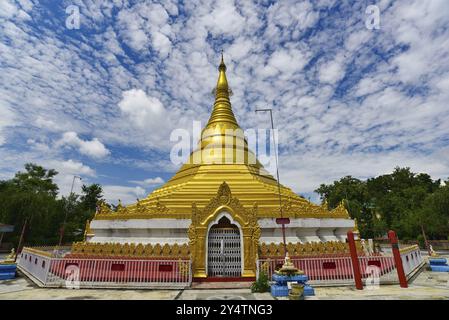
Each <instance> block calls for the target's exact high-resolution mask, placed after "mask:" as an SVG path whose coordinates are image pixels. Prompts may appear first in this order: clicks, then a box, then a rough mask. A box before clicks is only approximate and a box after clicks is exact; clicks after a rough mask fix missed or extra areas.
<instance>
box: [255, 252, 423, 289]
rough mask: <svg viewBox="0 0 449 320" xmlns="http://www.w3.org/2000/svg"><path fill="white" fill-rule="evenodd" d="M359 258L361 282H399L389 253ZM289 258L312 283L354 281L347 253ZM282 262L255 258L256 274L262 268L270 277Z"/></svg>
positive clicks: (410, 269) (281, 260)
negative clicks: (374, 278) (342, 254)
mask: <svg viewBox="0 0 449 320" xmlns="http://www.w3.org/2000/svg"><path fill="white" fill-rule="evenodd" d="M418 251H419V249H418ZM358 259H359V265H360V272H361V275H362V280H364V282H366V281H370V279H372V278H373V277H378V279H379V283H380V284H386V283H397V282H398V278H397V273H396V265H395V263H394V258H393V257H392V256H380V255H375V256H360V257H358ZM404 259H405V258H404ZM410 259H411V258H410ZM291 261H292V262H293V264H294V265H295V267H296V268H298V269H300V270H302V271H304V273H305V274H306V275H307V276H308V277H309V283H310V284H311V285H352V284H354V272H353V268H352V261H351V257H350V256H343V257H313V258H310V257H304V258H292V259H291ZM283 262H284V260H283V259H281V258H278V259H260V260H258V262H257V275H259V272H261V271H263V272H265V274H267V275H268V277H269V278H270V279H271V276H272V274H273V273H274V271H275V270H276V269H278V268H280V267H281V266H282V264H283ZM418 266H419V264H414V265H413V266H410V268H408V269H407V271H406V275H407V274H410V273H411V272H413V271H414V270H415V269H416V268H417V267H418ZM404 268H405V267H404Z"/></svg>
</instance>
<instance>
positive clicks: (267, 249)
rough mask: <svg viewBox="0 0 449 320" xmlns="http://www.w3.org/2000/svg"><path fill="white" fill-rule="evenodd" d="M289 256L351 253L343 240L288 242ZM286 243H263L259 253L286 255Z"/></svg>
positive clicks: (263, 255)
mask: <svg viewBox="0 0 449 320" xmlns="http://www.w3.org/2000/svg"><path fill="white" fill-rule="evenodd" d="M356 246H357V251H359V252H361V250H362V248H361V245H360V244H357V243H356ZM287 251H288V254H289V256H306V255H324V254H346V253H349V247H348V244H347V243H345V242H341V241H328V242H306V243H300V242H298V243H291V242H289V243H288V244H287ZM284 253H285V250H284V244H282V243H278V244H276V243H273V242H272V243H270V244H267V243H264V242H263V243H261V244H260V245H259V255H260V256H261V257H284Z"/></svg>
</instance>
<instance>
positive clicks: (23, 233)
mask: <svg viewBox="0 0 449 320" xmlns="http://www.w3.org/2000/svg"><path fill="white" fill-rule="evenodd" d="M27 223H28V217H26V218H25V222H24V223H23V227H22V232H21V233H20V239H19V244H18V245H17V252H16V256H15V257H14V262H16V261H17V256H18V255H19V252H21V251H22V245H23V237H24V236H25V230H26V227H27Z"/></svg>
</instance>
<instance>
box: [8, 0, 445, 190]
mask: <svg viewBox="0 0 449 320" xmlns="http://www.w3.org/2000/svg"><path fill="white" fill-rule="evenodd" d="M16 3H17V2H16ZM20 3H21V8H20V7H19V5H18V4H17V5H12V4H13V2H12V1H0V6H2V7H5V8H6V9H4V10H0V15H2V17H0V20H2V23H0V52H2V64H1V66H0V69H1V70H0V108H2V109H1V111H2V112H1V113H2V117H0V141H1V142H3V144H4V143H5V141H6V142H9V141H10V140H11V141H14V140H17V143H15V144H14V146H16V147H19V146H20V147H21V148H23V149H25V150H17V149H14V148H9V147H8V146H9V144H7V146H6V147H2V148H0V152H1V153H2V154H1V159H2V161H0V171H1V172H0V176H2V174H3V173H4V172H14V170H15V169H16V167H17V166H19V165H20V166H21V165H22V163H24V162H26V161H31V160H32V161H34V160H36V161H37V162H39V161H47V160H49V159H55V158H56V159H60V158H62V159H64V158H66V157H64V154H63V153H64V151H65V149H58V150H56V148H55V146H54V144H52V141H53V140H54V139H55V135H58V138H59V134H61V133H63V132H73V133H76V134H75V135H76V136H73V134H72V136H71V137H69V139H68V140H69V142H68V143H67V144H65V145H66V146H68V147H74V148H77V149H78V150H79V151H80V153H81V146H82V145H84V146H85V148H84V149H83V150H84V151H83V152H84V154H90V156H93V154H102V153H103V154H104V153H107V152H108V151H109V150H108V149H106V147H105V145H107V146H111V148H112V146H113V147H114V148H116V147H117V148H118V149H119V150H118V152H117V153H116V152H115V149H114V150H112V151H113V152H114V155H115V157H106V158H105V159H104V161H107V162H108V163H109V164H112V165H124V166H126V167H128V168H139V169H143V170H146V171H148V172H149V174H150V175H151V176H155V173H154V171H156V170H155V169H154V168H155V167H157V168H158V169H161V171H170V172H172V171H174V170H175V169H176V168H174V167H173V166H172V165H170V163H168V161H167V158H168V157H165V158H164V156H167V155H168V152H167V149H169V148H170V146H171V144H170V143H169V136H170V130H172V129H173V128H181V127H183V128H189V127H190V126H191V121H192V120H201V121H202V123H203V124H204V123H205V121H207V119H208V116H209V114H210V110H211V108H212V104H213V97H212V96H211V95H210V91H211V89H212V88H213V86H214V84H215V81H216V77H217V69H216V67H217V64H218V62H219V51H220V49H224V54H225V61H226V64H227V66H228V80H229V83H230V85H231V87H232V89H233V91H234V95H233V97H232V98H231V100H232V104H233V108H234V112H235V114H236V117H237V119H238V121H239V123H240V125H241V126H242V127H243V128H251V127H267V126H269V120H268V121H267V118H266V117H265V116H264V117H262V115H260V116H254V112H253V111H254V108H255V107H256V106H257V107H265V108H266V107H271V108H273V110H274V118H275V125H276V126H277V127H278V128H279V129H280V138H281V141H280V142H281V144H282V152H281V158H282V157H283V156H290V155H299V156H297V157H298V158H301V155H303V154H304V155H305V156H304V158H305V159H307V160H310V162H311V163H312V164H313V165H309V166H305V167H307V168H308V171H307V175H305V174H304V173H303V172H302V171H301V170H302V169H301V167H296V166H294V165H291V166H288V167H289V169H290V170H291V171H290V173H291V175H289V176H288V177H287V178H286V179H288V178H289V177H292V178H291V180H292V181H291V182H292V185H293V186H294V187H295V191H298V192H305V190H313V189H314V188H316V187H317V183H320V182H323V181H328V180H326V179H331V177H332V178H334V177H339V175H340V174H343V173H346V172H349V171H346V170H347V166H348V165H347V164H348V163H349V164H351V166H352V167H355V168H356V169H354V172H359V173H360V174H368V173H369V171H370V170H371V171H372V172H376V173H377V172H381V171H387V172H388V171H389V170H391V168H388V166H389V165H391V167H393V166H394V165H396V164H398V165H401V164H409V163H410V161H409V160H408V158H409V157H412V158H416V159H425V160H421V161H420V162H419V165H417V166H416V168H423V165H422V164H425V163H426V162H427V163H429V166H428V167H429V171H432V172H433V173H434V174H443V173H444V172H446V173H445V174H446V175H448V173H449V171H445V170H446V169H445V168H447V161H446V160H445V157H444V156H442V155H441V154H437V153H436V152H435V150H442V149H444V148H445V147H446V146H447V141H446V140H444V138H445V137H447V136H448V134H449V132H448V127H447V123H448V121H449V118H448V113H447V110H446V109H447V108H446V106H447V101H448V99H449V93H448V92H449V91H448V90H447V89H448V87H449V85H448V83H449V82H448V80H447V79H449V78H448V74H449V67H448V66H449V60H448V59H449V49H448V48H449V29H448V28H447V26H448V17H447V13H446V12H448V10H449V7H448V5H449V2H448V1H445V0H434V1H420V0H415V1H410V2H407V3H405V2H404V1H397V2H394V3H391V2H389V1H382V2H380V3H379V6H380V7H381V29H380V30H367V29H366V28H365V25H364V20H363V19H364V15H363V13H364V9H365V7H364V6H365V4H363V3H354V4H352V5H348V4H346V3H342V4H341V5H339V6H338V8H336V7H335V3H336V2H335V1H322V2H320V3H316V2H313V5H312V4H311V2H309V1H301V2H298V1H294V0H292V1H288V0H286V1H282V2H277V3H273V4H271V3H270V5H269V6H265V7H263V6H262V5H261V4H260V2H251V1H240V2H234V1H220V2H211V1H188V2H184V3H183V5H182V8H181V6H180V7H179V8H178V5H177V4H176V3H175V2H174V1H171V2H166V1H165V2H164V3H163V4H162V5H161V4H152V3H150V2H147V1H141V2H133V3H128V2H124V1H115V2H101V3H100V2H95V3H93V2H91V1H89V2H84V3H82V1H78V2H77V4H78V3H79V4H80V5H81V6H82V10H81V12H82V14H83V20H82V28H81V29H80V30H78V31H77V35H80V37H79V38H77V39H76V41H75V40H74V38H72V37H71V36H69V35H65V33H64V30H63V28H64V23H59V22H60V21H58V20H57V17H50V19H49V17H47V16H45V15H43V14H44V13H45V14H48V13H50V14H51V12H50V11H49V10H38V9H36V8H33V6H32V4H31V2H29V1H26V0H20ZM42 6H44V7H45V5H44V4H42ZM330 8H334V9H330ZM44 9H45V8H44ZM335 9H337V10H335ZM19 10H23V11H26V12H27V13H28V14H30V15H31V16H32V17H33V20H34V21H36V23H38V22H39V21H44V20H45V21H47V22H48V25H47V24H46V25H40V26H39V27H40V28H39V29H37V28H35V27H34V26H32V25H29V24H27V23H24V21H23V19H24V18H21V14H19ZM180 13H181V14H182V15H179V14H180ZM178 15H179V16H178ZM22 16H23V17H26V16H25V15H22ZM321 17H322V19H323V20H320V21H322V22H325V23H320V25H319V26H318V25H316V24H317V22H318V21H319V20H318V19H321ZM90 28H92V30H94V31H95V32H89V33H86V31H87V30H89V31H90V30H91V29H90ZM309 28H313V29H312V30H310V31H311V32H308V30H309ZM93 34H94V35H93ZM130 51H132V52H131V53H130ZM342 79H345V80H344V83H342V84H344V86H343V85H342V86H341V88H340V89H341V90H340V91H341V92H335V86H336V84H337V83H339V82H340V81H341V80H342ZM5 106H6V107H7V109H5ZM4 110H7V111H5V112H3V111H4ZM4 114H5V115H6V116H4ZM23 124H26V125H23ZM80 137H96V138H97V140H95V139H92V140H89V139H91V138H89V139H88V140H84V139H81V138H80ZM56 139H57V138H56ZM100 141H101V142H100ZM14 142H16V141H14ZM26 142H28V143H26ZM102 146H103V147H104V149H103V148H102ZM121 148H123V149H121ZM128 148H135V149H138V150H139V152H129V153H127V152H123V153H122V152H121V151H125V150H128ZM1 149H4V150H1ZM91 149H93V150H94V151H92V150H91ZM390 149H393V150H399V151H396V152H397V153H398V155H397V156H395V157H393V156H391V151H390ZM364 154H366V155H367V156H366V157H362V156H361V155H364ZM116 155H117V156H116ZM400 155H402V157H401V156H400ZM353 158H354V159H357V161H352V160H351V159H353ZM446 158H447V157H446ZM148 159H151V160H152V161H148ZM154 159H157V161H154ZM335 159H338V161H334V160H335ZM59 161H62V160H59ZM74 161H75V159H74ZM363 161H366V162H367V163H368V164H370V165H368V166H366V168H365V169H364V170H360V171H358V170H357V168H358V167H359V166H362V165H363V163H362V164H359V163H358V162H363ZM375 161H378V162H381V163H382V166H381V167H379V169H376V168H378V167H376V163H375ZM298 163H299V162H298ZM96 165H98V166H100V164H96ZM352 167H351V168H352ZM100 168H101V167H98V171H101V169H100ZM370 168H372V169H370ZM435 168H439V169H438V170H436V169H435ZM95 169H97V167H95ZM424 169H425V168H424ZM424 169H422V170H424ZM348 170H349V169H348ZM424 171H425V170H424ZM295 172H296V173H297V174H296V175H295ZM298 174H303V175H302V176H301V175H300V176H298ZM281 175H282V172H281ZM293 177H295V178H293ZM125 180H126V178H125ZM286 181H289V180H286ZM70 182H71V181H68V184H69V185H70ZM112 184H114V183H112Z"/></svg>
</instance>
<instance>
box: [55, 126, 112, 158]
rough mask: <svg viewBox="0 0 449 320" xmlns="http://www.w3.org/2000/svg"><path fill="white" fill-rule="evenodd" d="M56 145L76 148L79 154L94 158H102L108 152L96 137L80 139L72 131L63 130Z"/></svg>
mask: <svg viewBox="0 0 449 320" xmlns="http://www.w3.org/2000/svg"><path fill="white" fill-rule="evenodd" d="M56 145H57V146H70V147H74V148H77V149H78V151H79V152H80V153H81V154H84V155H87V156H89V157H92V158H96V159H99V158H104V157H106V156H107V155H109V154H110V151H109V150H108V149H107V148H106V147H105V146H104V144H102V143H101V142H100V141H99V140H98V139H97V138H93V139H92V140H90V141H88V140H82V139H80V138H79V137H78V135H77V134H76V132H73V131H69V132H65V133H64V134H63V135H62V138H61V139H60V140H58V141H57V142H56Z"/></svg>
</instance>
